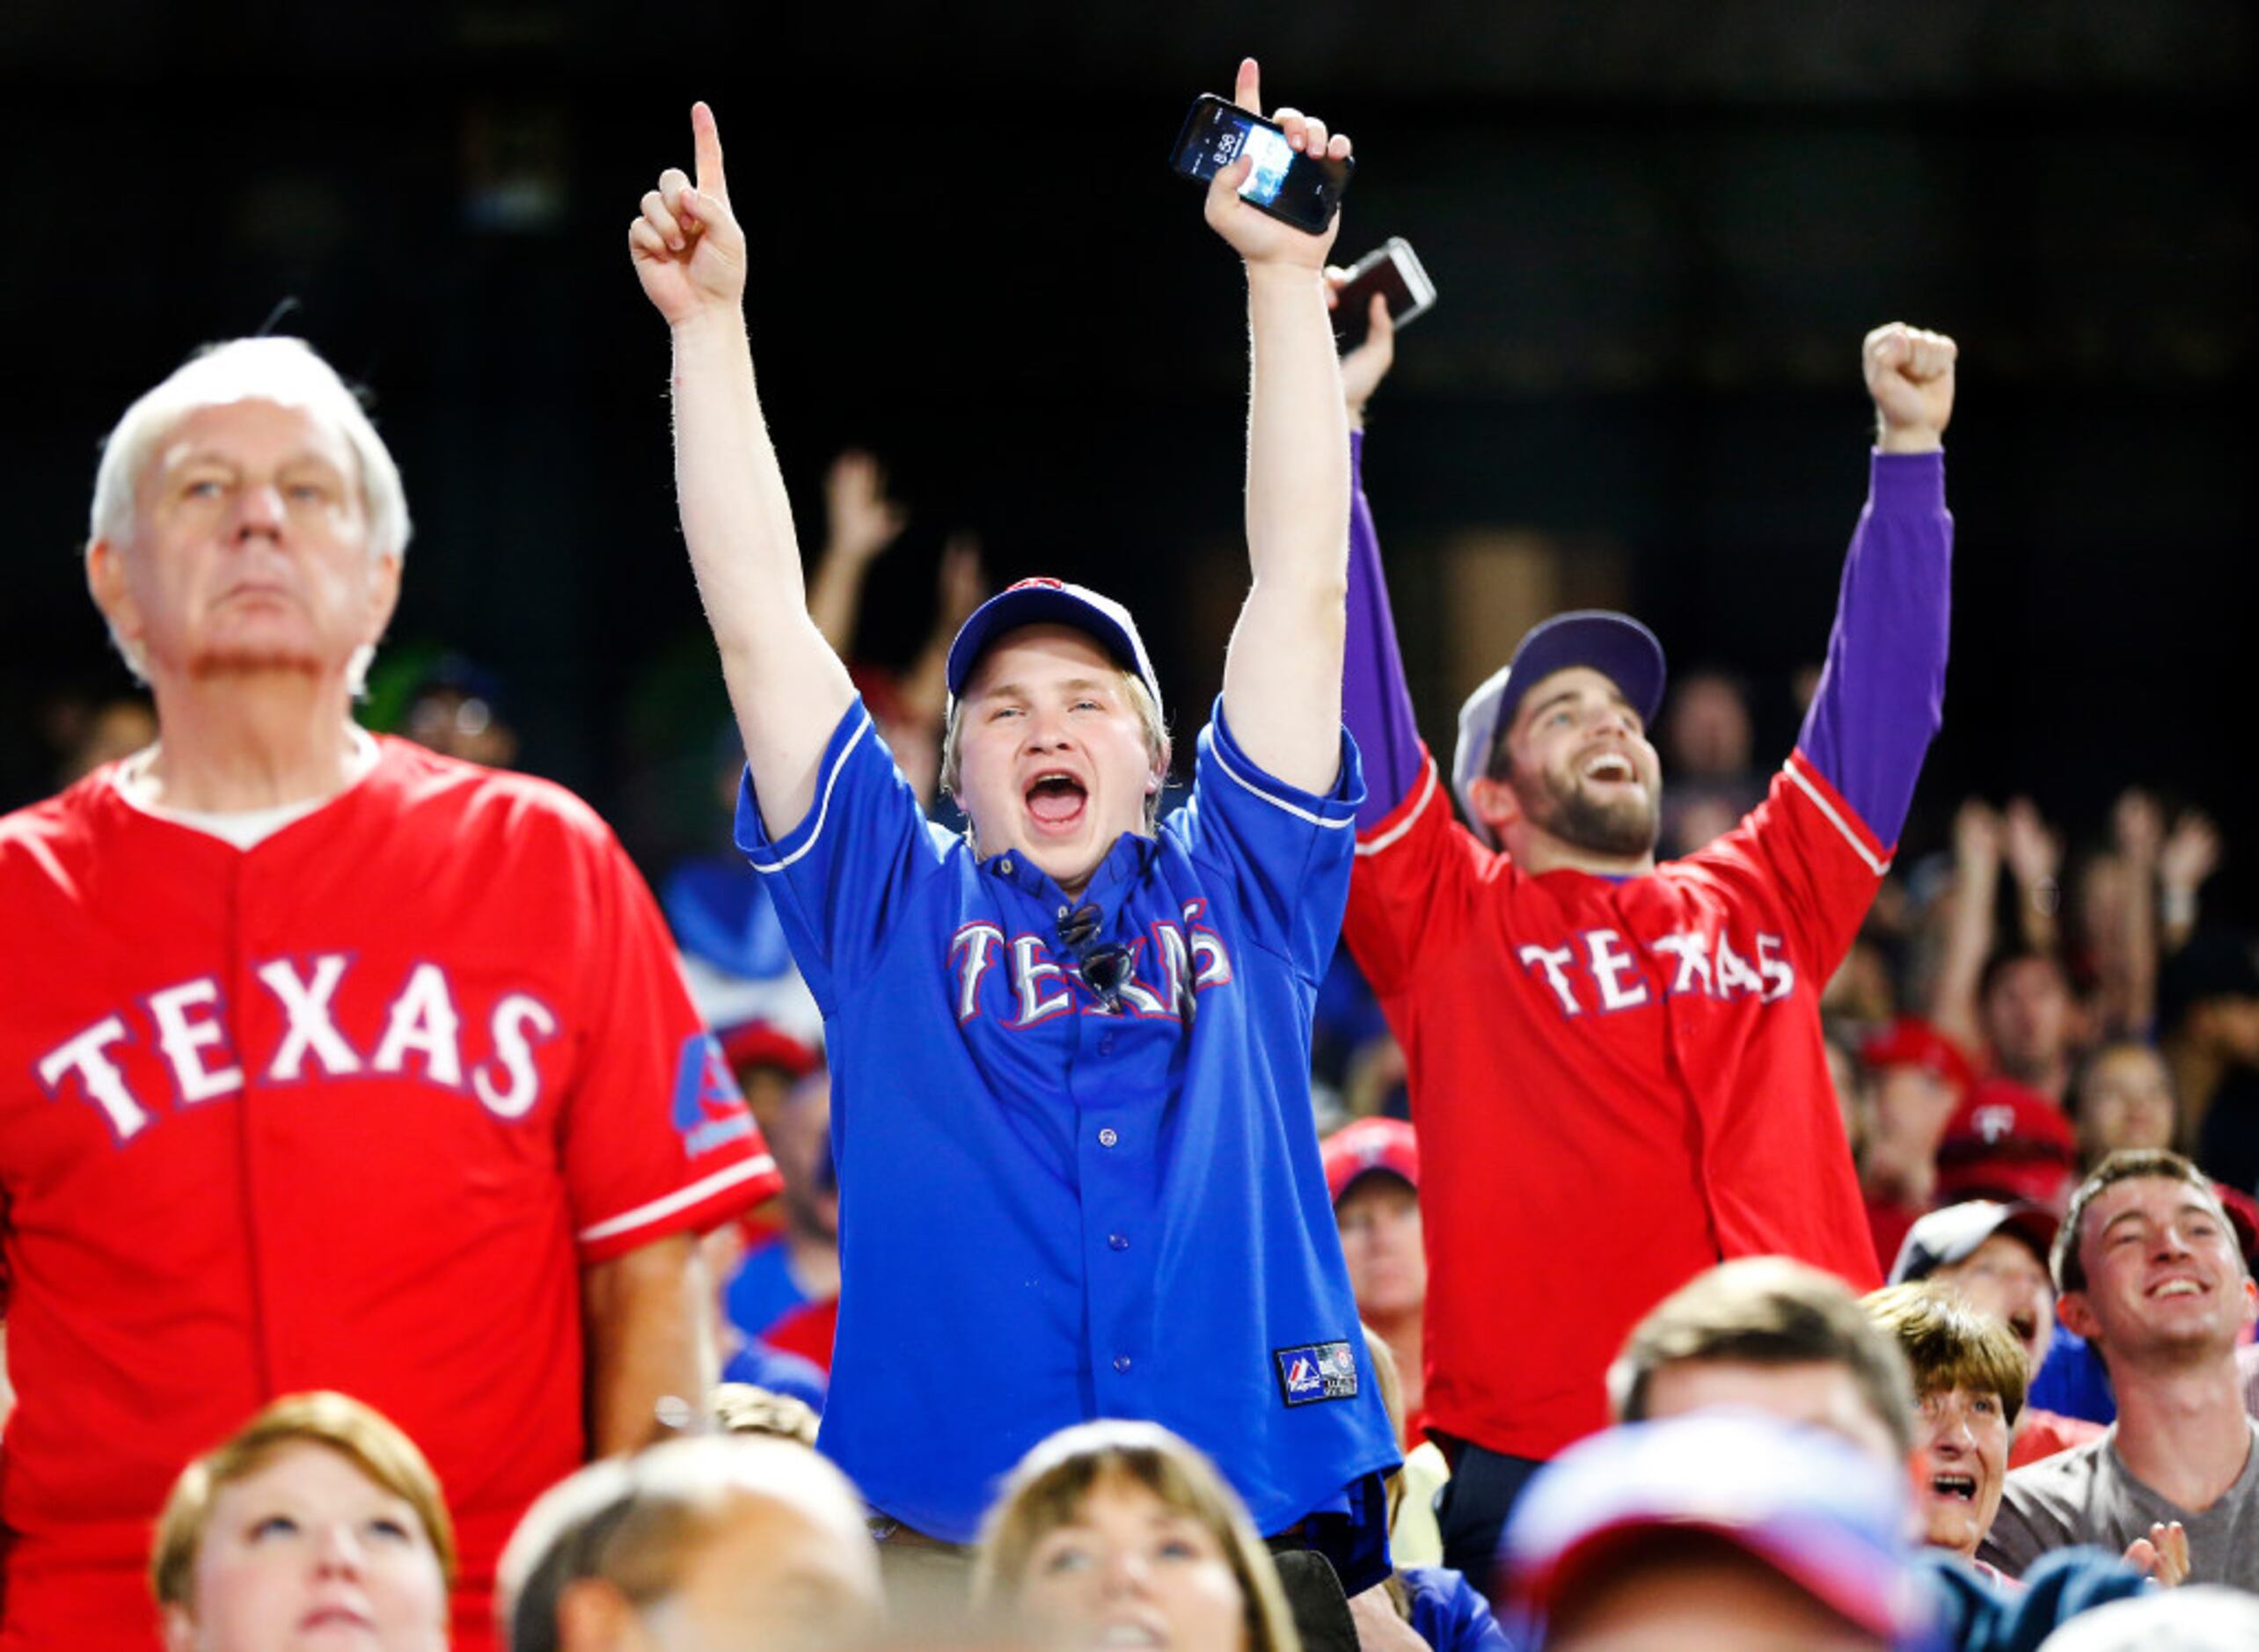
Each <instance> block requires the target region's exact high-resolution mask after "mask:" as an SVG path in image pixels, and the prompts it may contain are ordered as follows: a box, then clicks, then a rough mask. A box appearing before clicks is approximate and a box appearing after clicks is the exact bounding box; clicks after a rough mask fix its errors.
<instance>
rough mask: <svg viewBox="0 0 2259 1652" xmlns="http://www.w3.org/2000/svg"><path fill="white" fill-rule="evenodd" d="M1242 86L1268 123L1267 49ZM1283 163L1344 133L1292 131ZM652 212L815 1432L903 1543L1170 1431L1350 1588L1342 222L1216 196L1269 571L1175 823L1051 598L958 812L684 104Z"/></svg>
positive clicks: (999, 673) (1360, 1397) (1026, 597)
mask: <svg viewBox="0 0 2259 1652" xmlns="http://www.w3.org/2000/svg"><path fill="white" fill-rule="evenodd" d="M1237 95H1238V98H1239V103H1240V105H1241V106H1243V107H1246V108H1248V109H1251V110H1252V109H1255V108H1256V107H1257V106H1258V105H1257V98H1258V85H1257V79H1256V72H1255V67H1254V63H1253V62H1247V63H1245V64H1243V65H1242V66H1241V68H1240V71H1239V84H1238V87H1237ZM1278 119H1279V122H1280V124H1281V125H1282V126H1283V128H1285V130H1286V131H1287V133H1288V135H1289V139H1290V142H1291V143H1293V145H1294V146H1295V147H1296V148H1297V149H1306V150H1309V151H1311V152H1323V153H1327V154H1330V155H1333V156H1335V157H1341V156H1346V155H1347V154H1348V152H1349V143H1348V140H1347V139H1345V138H1343V137H1341V136H1339V135H1333V136H1329V135H1327V131H1326V129H1325V128H1324V127H1323V126H1322V125H1321V124H1320V123H1319V122H1318V121H1311V120H1305V118H1304V117H1303V116H1301V115H1300V114H1298V113H1294V112H1292V111H1281V112H1280V113H1279V116H1278ZM693 127H694V131H695V137H696V147H697V155H698V176H697V179H696V182H695V184H693V183H692V181H691V179H687V178H685V177H684V174H683V173H681V172H668V173H667V174H665V175H664V176H663V177H662V179H660V184H659V187H658V188H657V189H655V190H654V191H652V192H651V193H650V194H648V195H647V196H646V197H645V198H644V203H643V212H642V214H641V216H640V217H639V218H638V219H637V220H636V221H635V223H634V224H633V225H632V228H631V230H630V241H631V248H632V253H633V255H634V259H635V266H636V269H637V273H638V274H639V276H640V279H641V281H642V282H643V286H644V289H645V291H646V293H647V295H648V296H650V298H651V299H652V302H653V303H654V305H655V306H656V307H657V308H658V309H659V311H660V312H661V313H662V315H663V316H664V317H665V318H666V319H667V321H668V322H669V325H670V327H671V329H672V332H673V336H674V354H675V377H674V394H675V411H676V425H675V441H676V485H677V490H678V494H679V499H680V504H681V510H682V520H683V528H684V537H685V538H686V540H687V541H688V543H689V545H690V549H691V561H692V564H693V566H694V567H695V569H696V572H697V574H698V588H699V591H700V593H701V595H702V596H703V597H704V599H705V608H706V613H707V616H708V618H709V620H710V622H711V624H712V625H713V631H714V634H715V638H716V640H717V642H718V643H719V645H720V652H721V657H722V665H723V670H724V675H725V676H726V677H727V681H728V685H729V690H730V695H731V698H732V702H733V704H734V705H735V708H736V712H737V717H738V722H739V725H740V727H741V729H742V733H743V735H744V739H745V749H746V756H747V762H748V773H747V778H746V788H745V791H744V793H743V794H742V798H741V800H740V803H739V808H738V821H737V836H738V843H739V846H740V847H741V848H742V849H743V851H744V852H745V853H746V855H747V857H748V859H749V860H750V861H751V863H752V864H753V866H755V868H756V869H757V871H759V872H760V873H761V874H764V879H765V880H766V881H767V884H768V887H769V888H770V891H771V895H773V896H774V897H775V900H776V903H777V910H778V914H779V918H780V919H781V921H782V922H783V924H784V925H785V929H786V934H787V936H788V938H789V939H790V940H791V942H792V946H793V954H794V956H795V958H796V960H797V961H798V963H799V965H800V968H801V972H802V973H803V974H804V975H805V976H806V977H807V979H808V985H809V987H810V989H811V990H813V991H814V992H815V997H816V1000H817V1002H818V1004H819V1005H821V1006H822V1010H823V1012H824V1016H825V1022H826V1028H827V1038H826V1042H827V1045H828V1047H829V1049H830V1053H831V1058H832V1062H833V1099H832V1107H833V1112H832V1137H833V1142H834V1147H835V1154H836V1161H837V1173H838V1181H839V1189H840V1244H841V1265H842V1273H843V1287H842V1291H841V1309H840V1319H839V1329H838V1336H837V1344H836V1349H835V1356H834V1363H833V1368H832V1385H831V1398H830V1409H829V1411H828V1413H827V1415H826V1417H825V1421H824V1428H823V1435H822V1446H823V1449H824V1450H825V1451H827V1452H828V1453H829V1454H830V1456H831V1457H832V1458H834V1459H835V1460H837V1462H838V1463H839V1464H840V1465H841V1466H843V1467H844V1468H845V1469H846V1470H847V1472H848V1473H850V1474H851V1475H852V1477H853V1478H854V1479H855V1480H856V1481H857V1482H858V1483H859V1485H860V1487H861V1488H862V1490H863V1492H864V1494H865V1495H866V1497H868V1498H869V1500H870V1502H871V1503H872V1505H873V1507H874V1509H875V1510H876V1511H877V1513H878V1514H879V1515H880V1516H881V1517H883V1518H882V1520H881V1529H882V1530H884V1531H887V1532H888V1533H889V1534H890V1536H891V1537H892V1539H894V1540H895V1541H897V1542H902V1543H916V1542H917V1541H919V1540H921V1539H927V1540H935V1541H939V1542H942V1543H947V1544H961V1543H965V1542H968V1541H969V1540H970V1539H971V1538H972V1537H973V1536H974V1534H975V1532H976V1529H977V1526H978V1523H979V1520H980V1517H981V1514H982V1512H983V1507H984V1504H985V1503H986V1501H987V1499H988V1497H989V1495H990V1494H991V1487H992V1485H993V1483H994V1482H995V1480H996V1479H997V1478H998V1476H999V1475H1001V1474H1002V1473H1004V1472H1005V1470H1006V1469H1008V1468H1009V1467H1010V1466H1012V1465H1013V1463H1015V1462H1016V1461H1018V1460H1019V1458H1020V1457H1021V1456H1022V1455H1023V1454H1024V1453H1025V1452H1026V1451H1027V1449H1028V1448H1029V1447H1031V1446H1032V1445H1034V1444H1036V1443H1037V1442H1038V1441H1039V1440H1041V1439H1042V1438H1044V1437H1045V1436H1048V1435H1049V1434H1051V1433H1053V1432H1055V1431H1056V1429H1060V1428H1062V1427H1064V1426H1065V1425H1067V1424H1070V1423H1073V1422H1081V1421H1084V1420H1086V1419H1088V1418H1093V1417H1103V1416H1121V1417H1138V1418H1149V1419H1151V1420H1153V1421H1156V1422H1161V1423H1163V1424H1165V1425H1166V1426H1167V1427H1168V1428H1170V1429H1173V1430H1175V1431H1176V1432H1178V1433H1179V1434H1181V1435H1183V1436H1185V1437H1187V1438H1188V1439H1190V1440H1191V1441H1193V1442H1194V1443H1195V1444H1198V1445H1200V1446H1202V1447H1203V1449H1205V1450H1206V1451H1208V1452H1209V1454H1210V1456H1212V1457H1214V1458H1217V1460H1218V1462H1219V1463H1220V1464H1221V1465H1222V1466H1224V1467H1225V1471H1226V1472H1227V1473H1229V1474H1230V1475H1231V1477H1232V1480H1233V1481H1234V1483H1235V1485H1236V1486H1237V1488H1238V1490H1239V1493H1240V1495H1241V1496H1242V1497H1243V1498H1244V1499H1245V1500H1246V1503H1247V1505H1248V1507H1249V1509H1250V1510H1251V1511H1252V1513H1253V1514H1254V1517H1255V1519H1256V1521H1257V1523H1258V1524H1259V1525H1260V1526H1261V1529H1262V1530H1263V1531H1266V1532H1268V1533H1271V1534H1274V1535H1275V1536H1283V1537H1284V1536H1290V1540H1292V1541H1297V1542H1299V1543H1301V1544H1302V1545H1304V1546H1307V1547H1309V1548H1312V1549H1314V1550H1317V1551H1318V1552H1320V1553H1323V1554H1325V1555H1326V1556H1327V1559H1329V1560H1330V1561H1332V1562H1333V1564H1334V1568H1336V1569H1337V1570H1338V1571H1339V1572H1340V1573H1341V1575H1342V1583H1343V1584H1344V1586H1345V1587H1346V1589H1347V1590H1348V1591H1349V1593H1351V1594H1356V1593H1357V1592H1359V1591H1360V1590H1363V1589H1364V1588H1367V1587H1369V1586H1371V1585H1372V1584H1374V1583H1378V1582H1379V1581H1380V1580H1381V1578H1383V1577H1384V1576H1385V1574H1386V1569H1387V1561H1386V1553H1385V1540H1384V1535H1383V1527H1384V1524H1385V1507H1384V1504H1383V1500H1382V1495H1381V1490H1380V1479H1379V1477H1380V1475H1381V1473H1383V1471H1385V1470H1386V1469H1388V1468H1390V1467H1392V1466H1393V1465H1394V1464H1395V1462H1396V1458H1397V1452H1396V1450H1395V1446H1394V1442H1393V1439H1392V1438H1391V1437H1390V1432H1389V1427H1388V1422H1387V1420H1386V1417H1385V1414H1384V1413H1383V1411H1382V1408H1381V1404H1380V1399H1379V1395H1378V1393H1377V1392H1376V1390H1375V1387H1374V1384H1373V1382H1372V1378H1371V1371H1370V1370H1369V1369H1368V1367H1367V1364H1366V1356H1365V1354H1364V1351H1363V1344H1362V1342H1361V1341H1360V1334H1359V1331H1358V1327H1357V1319H1356V1308H1355V1305H1354V1303H1353V1301H1352V1299H1351V1297H1350V1292H1349V1279H1348V1274H1347V1270H1346V1269H1345V1268H1344V1267H1343V1265H1342V1252H1341V1246H1340V1242H1339V1239H1338V1238H1337V1237H1336V1235H1335V1232H1334V1224H1333V1218H1332V1213H1331V1208H1330V1203H1329V1201H1328V1199H1327V1188H1326V1179H1325V1173H1324V1171H1323V1169H1322V1166H1321V1165H1320V1158H1319V1151H1318V1142H1317V1137H1316V1133H1315V1130H1314V1129H1313V1126H1312V1115H1311V1109H1310V1102H1309V1072H1310V1023H1311V1014H1312V1008H1313V1005H1314V1002H1315V994H1316V989H1317V983H1318V980H1319V978H1320V975H1321V974H1322V973H1323V971H1324V969H1325V967H1326V964H1327V960H1328V958H1329V957H1330V955H1331V954H1332V951H1333V947H1334V938H1335V936H1336V934H1337V933H1338V931H1339V928H1340V923H1341V916H1342V907H1343V903H1345V901H1346V899H1347V896H1348V886H1349V861H1350V855H1351V848H1352V844H1351V835H1352V826H1351V822H1352V819H1353V817H1354V815H1355V813H1356V806H1357V803H1358V801H1359V800H1360V799H1361V798H1362V797H1363V785H1362V782H1361V780H1360V778H1359V776H1358V771H1357V766H1356V755H1355V750H1354V748H1353V747H1351V746H1350V745H1349V742H1347V741H1346V740H1345V738H1344V736H1343V734H1342V726H1341V721H1340V717H1339V707H1340V704H1341V698H1340V695H1341V673H1342V636H1343V628H1344V617H1343V610H1342V593H1343V590H1344V588H1345V581H1346V578H1347V575H1346V571H1345V561H1346V545H1347V538H1348V505H1347V501H1348V499H1349V440H1348V433H1347V429H1346V427H1345V424H1344V420H1343V415H1342V391H1341V383H1340V377H1339V369H1338V367H1337V365H1336V362H1335V358H1334V341H1333V333H1332V328H1331V325H1330V323H1329V320H1328V318H1327V304H1326V296H1325V294H1326V289H1325V284H1324V277H1323V275H1322V274H1321V271H1322V267H1323V265H1324V262H1325V255H1326V252H1327V248H1328V246H1330V245H1331V244H1332V241H1333V231H1332V230H1331V228H1329V229H1328V230H1327V231H1326V232H1324V233H1322V234H1318V235H1311V234H1307V233H1305V232H1304V231H1301V230H1296V229H1294V228H1291V227H1290V226H1289V225H1287V224H1285V223H1282V222H1280V221H1279V220H1277V219H1274V218H1271V217H1269V216H1265V215H1263V214H1261V213H1260V212H1257V211H1255V210H1254V208H1250V207H1248V206H1247V205H1246V204H1245V202H1244V201H1241V200H1240V198H1239V195H1238V194H1237V191H1238V189H1239V186H1240V184H1241V183H1242V182H1243V181H1244V179H1245V177H1246V164H1245V162H1244V160H1243V161H1241V162H1240V163H1239V164H1235V165H1234V166H1233V167H1232V168H1231V169H1228V170H1227V171H1225V172H1224V173H1223V174H1222V175H1220V176H1219V177H1218V178H1217V180H1216V181H1215V184H1214V186H1212V187H1211V188H1210V192H1209V194H1208V201H1207V216H1208V220H1209V223H1210V224H1211V225H1212V226H1213V227H1214V228H1215V230H1217V233H1218V234H1219V235H1221V236H1222V237H1223V238H1225V241H1226V242H1227V243H1229V244H1230V245H1232V248H1233V249H1234V250H1235V251H1236V252H1239V255H1240V257H1241V259H1242V260H1243V261H1244V263H1245V265H1246V281H1247V298H1248V311H1249V317H1250V324H1251V332H1252V335H1253V373H1252V376H1253V393H1252V406H1251V409H1250V413H1249V415H1248V425H1247V447H1248V459H1247V489H1246V530H1247V543H1248V554H1249V560H1250V563H1251V565H1252V573H1253V579H1252V581H1251V585H1250V588H1249V591H1248V596H1247V600H1246V605H1245V607H1244V609H1243V610H1242V611H1241V614H1240V617H1239V623H1238V625H1237V627H1236V628H1235V630H1234V632H1233V634H1232V645H1231V652H1230V654H1229V655H1228V657H1227V659H1226V661H1225V672H1224V691H1223V695H1222V697H1221V699H1220V701H1219V703H1218V705H1217V711H1216V713H1215V715H1214V717H1213V719H1212V720H1211V721H1210V724H1209V726H1208V727H1207V729H1206V730H1205V732H1203V734H1202V735H1201V737H1200V741H1199V756H1198V760H1197V763H1196V764H1195V778H1194V783H1193V787H1192V796H1191V799H1190V800H1189V801H1188V803H1187V804H1186V806H1185V807H1184V808H1182V809H1181V810H1179V811H1178V812H1177V813H1176V814H1175V815H1173V816H1172V817H1171V819H1170V821H1169V822H1168V823H1167V824H1166V826H1162V827H1158V828H1157V826H1156V824H1155V819H1154V807H1153V806H1154V800H1155V799H1156V798H1157V797H1158V795H1159V790H1160V786H1161V782H1162V778H1163V777H1164V775H1165V774H1166V771H1167V766H1168V757H1169V746H1168V740H1167V736H1166V725H1165V723H1164V722H1163V720H1162V715H1161V696H1160V691H1159V684H1158V683H1157V682H1156V681H1155V679H1154V676H1153V673H1152V669H1151V665H1150V663H1149V662H1148V660H1147V658H1146V654H1145V650H1144V645H1143V643H1142V641H1141V640H1139V637H1138V634H1137V627H1136V625H1135V624H1134V622H1133V621H1132V620H1131V619H1130V616H1129V614H1128V613H1127V612H1126V611H1125V610H1122V608H1120V607H1119V606H1118V605H1117V604H1115V603H1111V602H1109V601H1108V600H1107V599H1106V598H1104V597H1102V596H1098V595H1097V594H1095V593H1093V592H1089V591H1086V590H1083V589H1081V588H1078V587H1074V586H1069V585H1064V584H1062V583H1060V582H1059V581H1046V580H1036V581H1023V582H1022V583H1021V584H1020V585H1018V586H1015V587H1013V588H1012V589H1010V590H1007V591H1005V592H1004V593H1002V594H1001V595H1000V596H997V597H996V598H994V599H992V600H991V602H990V603H987V604H985V605H984V606H983V607H982V608H981V609H980V610H977V611H976V613H975V614H974V615H973V617H972V618H970V619H969V620H968V621H967V622H966V625H965V628H964V630H963V632H962V633H961V635H960V636H959V638H958V640H957V643H956V646H955V647H954V648H953V649H952V650H951V654H950V659H949V669H948V681H949V689H950V691H951V694H952V697H953V705H952V707H951V717H950V723H949V731H948V743H947V753H946V755H945V758H944V765H945V779H946V781H947V784H948V785H949V786H951V788H952V789H953V790H954V793H955V794H956V796H957V799H958V801H959V802H960V804H961V806H962V807H963V808H964V810H965V812H966V815H968V817H969V820H970V822H971V831H970V834H969V837H953V836H950V835H947V834H945V833H942V832H941V831H939V830H938V829H935V828H932V827H931V826H929V824H928V822H926V820H925V817H924V815H922V813H921V812H920V810H919V808H918V800H917V798H916V797H915V796H914V795H912V793H911V792H910V788H909V787H908V786H906V785H905V784H904V783H903V779H902V778H901V776H900V774H899V773H898V772H897V771H896V768H895V765H894V764H893V762H892V761H891V759H890V758H889V757H888V753H887V750H886V748H885V746H884V745H883V743H882V742H881V740H880V738H879V736H878V735H877V734H876V733H875V732H874V729H873V727H872V724H871V720H870V718H869V716H868V714H867V713H866V711H865V710H864V708H863V706H862V705H861V704H860V703H859V700H858V699H857V698H856V695H855V692H854V690H853V687H852V684H851V683H850V682H849V681H848V677H847V674H846V671H845V670H844V668H843V667H842V666H841V665H840V663H839V661H838V659H837V656H835V655H834V654H833V653H832V652H831V650H830V647H827V646H826V645H825V643H824V641H823V640H822V636H821V635H820V634H819V633H818V632H817V631H816V629H815V625H813V624H812V623H810V621H809V619H808V613H807V605H806V599H805V594H804V591H803V588H802V585H801V567H800V556H799V552H798V550H797V549H796V547H795V545H794V541H793V524H792V519H791V512H790V508H789V506H788V503H787V501H786V493H785V488H784V484H783V481H782V479H781V478H780V476H779V471H778V466H777V460H776V456H775V454H774V452H773V450H771V446H770V443H769V442H768V439H767V436H766V434H765V432H764V428H763V424H762V415H761V410H760V406H759V402H758V398H757V393H756V391H755V384H754V372H753V362H752V355H751V350H750V347H749V344H748V342H747V337H746V332H745V324H744V318H743V315H742V293H743V290H744V284H745V269H746V263H747V249H746V245H745V239H744V236H743V233H742V230H740V228H739V227H738V224H737V221H736V219H735V216H733V215H732V213H731V212H730V209H729V204H728V196H727V186H726V185H725V183H724V179H723V173H722V160H721V150H720V139H719V136H718V135H717V134H716V131H715V128H714V124H713V116H712V114H711V113H709V112H707V111H706V110H705V108H704V106H700V107H699V108H698V110H697V111H696V112H695V113H694V115H693Z"/></svg>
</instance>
